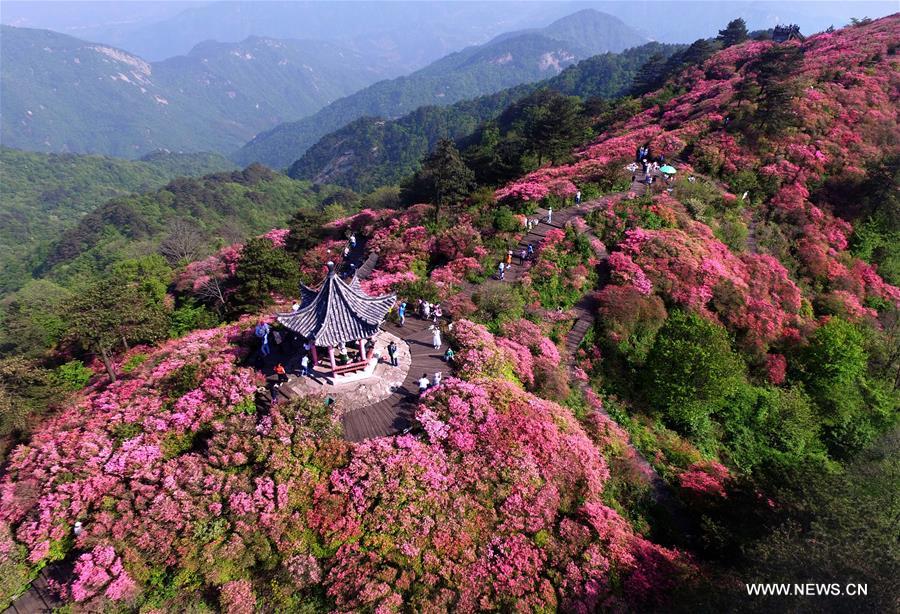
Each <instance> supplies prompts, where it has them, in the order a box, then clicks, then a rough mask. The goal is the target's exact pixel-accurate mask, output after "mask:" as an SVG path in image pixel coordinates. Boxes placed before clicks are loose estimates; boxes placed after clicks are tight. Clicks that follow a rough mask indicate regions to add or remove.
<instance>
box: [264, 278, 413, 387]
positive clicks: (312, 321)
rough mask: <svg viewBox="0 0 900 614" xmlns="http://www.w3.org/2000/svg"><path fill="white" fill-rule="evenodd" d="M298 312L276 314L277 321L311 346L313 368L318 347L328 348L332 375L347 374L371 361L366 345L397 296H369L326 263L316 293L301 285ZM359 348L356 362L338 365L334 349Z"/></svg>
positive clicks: (355, 281)
mask: <svg viewBox="0 0 900 614" xmlns="http://www.w3.org/2000/svg"><path fill="white" fill-rule="evenodd" d="M300 295H301V299H300V306H299V309H296V310H294V311H291V312H289V313H279V314H277V317H278V321H279V322H281V323H282V324H283V325H284V326H286V327H287V328H288V329H290V330H292V331H294V332H295V333H297V334H299V335H301V336H302V337H303V338H305V339H306V340H307V341H308V342H309V343H310V345H311V352H312V362H313V366H315V365H317V364H318V362H319V356H318V352H317V347H327V348H328V359H329V362H330V364H331V373H332V375H336V374H338V373H349V372H352V371H356V370H360V369H364V368H366V366H367V365H368V363H369V359H370V358H371V355H370V354H371V350H370V348H368V347H367V341H368V340H370V339H371V338H372V337H374V336H375V334H376V333H378V332H379V327H380V325H381V323H382V322H383V321H384V316H385V315H386V314H387V312H388V311H390V309H391V307H393V305H394V303H395V302H396V300H397V295H396V294H385V295H383V296H368V295H367V294H366V293H365V292H363V290H362V288H361V287H360V284H359V280H358V279H357V278H356V277H354V278H353V279H352V280H351V281H350V283H347V282H345V281H344V280H342V279H341V278H340V276H338V275H335V271H334V263H333V262H329V263H328V277H327V278H326V279H325V281H324V282H323V283H322V285H321V286H320V287H319V289H318V290H313V289H312V288H309V287H308V286H306V285H304V284H302V283H301V284H300ZM354 341H355V342H357V343H358V344H359V358H358V359H357V360H355V361H351V362H349V363H348V364H345V365H340V366H339V365H338V364H337V362H336V360H335V356H334V349H335V347H336V346H338V345H342V344H349V343H352V342H354Z"/></svg>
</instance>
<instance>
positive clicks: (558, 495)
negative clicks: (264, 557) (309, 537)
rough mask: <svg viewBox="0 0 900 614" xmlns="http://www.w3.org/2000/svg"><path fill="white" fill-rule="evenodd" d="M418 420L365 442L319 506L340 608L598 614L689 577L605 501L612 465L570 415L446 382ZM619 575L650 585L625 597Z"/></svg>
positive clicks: (504, 392) (526, 399)
mask: <svg viewBox="0 0 900 614" xmlns="http://www.w3.org/2000/svg"><path fill="white" fill-rule="evenodd" d="M418 417H419V419H420V420H421V422H422V424H423V426H424V428H425V431H426V433H427V436H426V437H425V439H424V441H420V440H417V439H415V438H412V437H408V436H406V437H398V438H391V439H377V440H371V441H368V442H365V443H363V444H361V445H360V446H359V447H358V448H357V451H358V454H355V455H354V458H353V459H352V460H351V461H350V463H349V464H348V465H347V466H346V468H344V469H341V470H338V471H336V472H334V473H333V474H332V476H331V489H330V492H329V493H327V494H326V493H325V492H322V495H321V498H320V499H319V501H318V504H319V507H321V508H324V509H328V510H334V511H333V512H332V513H331V514H322V515H321V517H320V520H319V521H320V523H321V528H320V530H322V531H325V533H326V534H327V535H330V536H331V539H332V540H333V543H334V544H336V545H337V544H339V547H338V551H337V554H336V555H335V559H336V562H335V565H334V566H333V567H332V568H331V570H330V571H329V573H328V574H327V575H326V577H325V581H324V582H325V586H326V587H327V591H328V594H329V596H330V597H332V598H333V599H334V600H335V604H336V606H337V607H338V608H339V609H341V610H359V609H373V610H379V609H383V610H390V609H411V610H415V611H439V610H446V609H453V610H455V611H461V612H474V611H480V610H485V609H501V610H502V609H509V608H524V609H527V610H534V609H556V608H559V609H563V610H566V611H576V612H590V611H594V610H595V609H596V608H598V607H599V606H600V605H601V604H602V605H603V606H604V607H625V606H626V605H628V604H630V605H632V606H635V605H636V604H640V603H647V602H653V601H654V599H656V598H657V597H658V596H659V594H660V593H659V591H663V592H664V591H665V590H667V587H670V586H671V585H672V582H673V581H675V578H677V577H678V575H679V573H681V571H682V570H684V571H686V570H687V569H688V564H687V562H686V560H685V559H684V558H683V556H682V555H680V554H679V553H677V552H674V551H669V550H666V549H663V548H660V547H658V546H655V545H653V544H650V543H649V542H646V540H644V538H642V537H640V536H638V535H636V534H635V533H634V532H633V531H632V530H631V529H630V527H629V526H628V523H627V522H625V521H624V520H623V519H622V518H621V517H620V516H619V515H618V514H617V513H616V512H615V511H613V510H612V509H610V508H608V507H606V506H605V505H604V504H603V502H602V489H603V484H604V482H605V481H606V480H607V479H608V478H609V472H608V469H607V467H606V464H605V462H604V460H603V457H602V456H601V455H600V454H599V453H598V452H597V450H596V448H594V447H593V445H592V444H591V443H590V440H589V439H588V438H587V437H586V436H585V434H584V432H583V431H582V430H581V427H580V426H579V424H578V423H577V421H575V420H574V418H573V417H572V415H571V413H570V412H569V411H567V410H565V409H563V408H561V407H560V406H558V405H556V404H554V403H551V402H548V401H544V400H542V399H539V398H537V397H533V396H531V395H529V394H527V393H525V392H524V391H522V390H521V389H519V388H517V387H516V386H514V385H513V384H512V383H509V382H503V381H485V382H464V381H462V380H458V379H452V378H451V379H448V380H447V381H446V382H445V383H444V384H443V385H442V386H441V387H440V388H438V389H435V390H434V391H433V392H431V393H429V394H428V395H427V396H426V398H425V399H424V400H423V402H422V403H421V404H420V406H419V409H418ZM376 502H377V503H376ZM397 561H403V564H402V565H401V566H399V567H398V566H397V565H396V562H397ZM613 570H615V573H616V574H617V575H618V576H619V577H621V578H623V579H624V578H629V579H631V580H633V581H634V582H639V583H640V584H641V585H642V586H643V585H644V584H645V582H647V581H649V585H647V586H644V589H643V590H641V591H640V592H635V593H633V594H622V593H620V592H619V590H618V589H617V588H616V587H614V586H613V584H612V583H611V582H610V573H612V572H613Z"/></svg>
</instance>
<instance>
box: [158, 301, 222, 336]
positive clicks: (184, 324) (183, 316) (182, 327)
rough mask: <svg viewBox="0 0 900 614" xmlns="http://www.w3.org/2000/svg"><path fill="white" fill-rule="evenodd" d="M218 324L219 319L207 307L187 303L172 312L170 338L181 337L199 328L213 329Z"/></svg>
mask: <svg viewBox="0 0 900 614" xmlns="http://www.w3.org/2000/svg"><path fill="white" fill-rule="evenodd" d="M218 323H219V318H218V317H216V314H215V313H213V312H212V311H210V310H209V309H208V308H207V307H206V306H205V305H197V304H196V303H194V302H190V303H186V304H184V305H182V306H181V307H179V308H178V309H176V310H175V311H173V312H172V315H171V316H170V318H169V337H173V338H174V337H180V336H182V335H184V334H185V333H187V332H190V331H192V330H196V329H198V328H213V327H214V326H216V325H217V324H218Z"/></svg>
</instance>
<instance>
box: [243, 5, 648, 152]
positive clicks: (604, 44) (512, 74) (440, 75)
mask: <svg viewBox="0 0 900 614" xmlns="http://www.w3.org/2000/svg"><path fill="white" fill-rule="evenodd" d="M644 42H646V39H645V38H644V37H643V36H641V35H640V34H638V33H637V32H635V31H634V30H632V29H631V28H629V27H628V26H626V25H625V24H624V23H622V22H621V21H619V20H618V19H616V18H615V17H612V16H610V15H607V14H605V13H600V12H597V11H583V12H581V13H576V14H575V15H571V16H569V17H564V18H563V19H561V20H559V21H557V22H555V23H553V24H551V25H549V26H547V27H546V28H542V29H539V30H532V31H528V32H524V33H510V34H508V35H504V36H501V37H498V38H497V39H495V40H493V41H491V42H488V43H485V44H484V45H479V46H474V47H469V48H467V49H464V50H462V51H459V52H457V53H452V54H450V55H448V56H446V57H444V58H442V59H440V60H437V61H436V62H434V63H432V64H430V65H429V66H426V67H425V68H423V69H421V70H418V71H416V72H414V73H412V74H410V75H408V76H406V77H400V78H398V79H392V80H390V81H383V82H380V83H376V84H374V85H371V86H369V87H367V88H365V89H363V90H361V91H359V92H356V93H355V94H353V95H351V96H347V97H346V98H342V99H340V100H336V101H335V102H333V103H332V104H330V105H328V106H327V107H325V108H323V109H322V110H321V111H319V112H318V113H315V114H314V115H312V116H310V117H306V118H304V119H302V120H299V121H296V122H289V123H286V124H282V125H280V126H277V127H275V128H273V129H272V130H270V131H268V132H265V133H262V134H260V135H258V136H257V137H256V138H254V139H253V140H252V141H250V142H249V143H247V144H246V145H245V146H244V147H242V148H241V149H240V150H239V151H237V152H236V153H235V154H234V155H233V156H232V158H233V159H234V160H235V161H237V162H238V163H240V164H249V163H251V162H261V163H263V164H266V165H268V166H271V167H273V168H286V167H287V166H289V165H290V164H291V163H292V162H294V161H295V160H297V159H298V158H299V157H300V156H302V155H303V153H304V152H305V151H306V150H307V149H308V148H309V147H311V146H312V145H313V144H315V143H316V142H317V141H318V140H319V139H320V138H322V137H323V136H325V135H326V134H328V133H329V132H332V131H334V130H338V129H339V128H341V127H342V126H344V125H346V124H348V123H350V122H353V121H354V120H356V119H358V118H360V117H364V116H373V117H385V118H396V117H400V116H401V115H404V114H406V113H409V112H410V111H413V110H414V109H417V108H418V107H421V106H425V105H441V106H446V105H450V104H453V103H454V102H457V101H459V100H465V99H467V98H474V97H476V96H481V95H483V94H490V93H493V92H496V91H498V90H502V89H504V88H507V87H511V86H513V85H518V84H520V83H528V82H531V81H539V80H542V79H546V78H548V77H550V76H553V75H555V74H557V73H559V72H560V71H561V70H563V69H564V68H565V67H567V66H569V65H571V64H574V63H575V62H577V61H578V60H581V59H585V58H587V57H589V56H591V55H595V54H597V53H602V52H605V51H613V52H619V51H622V50H624V49H627V48H629V47H634V46H636V45H640V44H642V43H644Z"/></svg>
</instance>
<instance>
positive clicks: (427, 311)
mask: <svg viewBox="0 0 900 614" xmlns="http://www.w3.org/2000/svg"><path fill="white" fill-rule="evenodd" d="M422 319H423V320H430V319H431V303H429V302H428V301H425V302H423V303H422Z"/></svg>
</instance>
